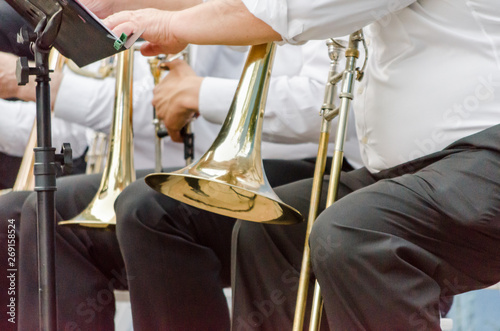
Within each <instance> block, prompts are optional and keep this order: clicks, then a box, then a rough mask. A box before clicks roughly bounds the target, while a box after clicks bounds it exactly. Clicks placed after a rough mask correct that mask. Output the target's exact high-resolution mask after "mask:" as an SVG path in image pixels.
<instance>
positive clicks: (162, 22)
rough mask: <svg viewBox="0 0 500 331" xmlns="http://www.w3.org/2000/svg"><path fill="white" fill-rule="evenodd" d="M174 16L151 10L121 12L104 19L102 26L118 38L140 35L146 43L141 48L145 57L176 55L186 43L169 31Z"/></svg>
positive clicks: (171, 13) (166, 12)
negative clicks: (105, 26)
mask: <svg viewBox="0 0 500 331" xmlns="http://www.w3.org/2000/svg"><path fill="white" fill-rule="evenodd" d="M174 15H175V12H169V11H162V10H158V9H151V8H149V9H140V10H136V11H122V12H119V13H116V14H114V15H111V16H109V17H108V18H106V19H105V20H104V24H106V25H107V26H108V27H109V28H110V29H111V30H113V32H114V33H115V34H116V35H118V36H120V35H121V34H122V33H125V34H126V35H127V36H129V35H130V34H132V33H142V34H141V36H142V38H143V39H145V40H146V41H147V42H146V43H144V44H143V45H142V46H141V52H142V54H143V55H145V56H153V55H158V54H176V53H179V52H180V51H182V50H183V49H184V48H186V46H187V43H186V42H182V41H179V40H177V39H176V38H175V37H174V36H173V34H172V33H171V31H170V24H171V21H172V18H173V17H174Z"/></svg>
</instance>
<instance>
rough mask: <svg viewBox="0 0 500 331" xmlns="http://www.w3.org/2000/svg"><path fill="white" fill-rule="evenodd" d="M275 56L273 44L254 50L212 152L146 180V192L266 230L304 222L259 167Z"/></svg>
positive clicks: (253, 48)
mask: <svg viewBox="0 0 500 331" xmlns="http://www.w3.org/2000/svg"><path fill="white" fill-rule="evenodd" d="M274 50H275V46H274V44H273V43H270V44H262V45H257V46H252V48H251V50H250V53H249V54H248V58H247V62H246V64H245V67H244V69H243V74H242V76H241V79H240V82H239V84H238V89H237V91H236V94H235V97H234V99H233V103H232V105H231V108H230V109H229V113H228V115H227V117H226V120H225V122H224V124H223V125H222V128H221V130H220V132H219V135H218V136H217V138H216V139H215V141H214V143H213V144H212V146H211V147H210V149H209V150H208V151H207V152H206V153H205V154H204V155H203V156H202V157H201V158H200V159H199V160H198V161H197V162H196V163H193V164H191V165H189V166H187V167H186V168H183V169H181V170H178V171H176V172H172V173H158V174H151V175H148V176H146V183H147V184H148V185H149V186H151V187H152V188H153V189H155V190H156V191H158V192H160V193H163V194H165V195H168V196H169V197H171V198H173V199H176V200H179V201H181V202H184V203H186V204H188V205H191V206H194V207H197V208H200V209H204V210H207V211H210V212H213V213H217V214H221V215H225V216H229V217H232V218H238V219H243V220H247V221H253V222H259V223H269V224H294V223H298V222H301V221H302V220H303V218H302V216H301V215H300V213H299V212H298V211H297V210H296V209H294V208H293V207H290V206H288V205H286V204H285V203H283V202H282V201H281V200H280V199H279V198H278V196H277V195H276V194H275V193H274V191H273V190H272V188H271V186H270V185H269V182H268V181H267V178H266V176H265V174H264V170H263V166H262V158H261V153H260V145H261V144H260V137H261V136H262V134H261V133H262V120H263V117H264V106H265V103H266V95H267V90H268V85H269V76H270V74H271V64H272V59H273V56H274Z"/></svg>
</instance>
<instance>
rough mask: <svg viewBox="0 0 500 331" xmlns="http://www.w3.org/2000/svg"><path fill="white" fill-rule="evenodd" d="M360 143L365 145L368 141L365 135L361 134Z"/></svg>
mask: <svg viewBox="0 0 500 331" xmlns="http://www.w3.org/2000/svg"><path fill="white" fill-rule="evenodd" d="M361 143H362V144H363V145H366V144H367V143H368V137H367V136H363V138H361Z"/></svg>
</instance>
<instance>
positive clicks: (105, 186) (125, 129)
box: [59, 49, 135, 228]
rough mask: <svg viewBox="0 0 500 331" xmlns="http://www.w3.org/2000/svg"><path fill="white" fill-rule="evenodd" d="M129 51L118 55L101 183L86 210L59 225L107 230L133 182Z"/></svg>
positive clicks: (131, 65) (114, 222)
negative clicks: (116, 206)
mask: <svg viewBox="0 0 500 331" xmlns="http://www.w3.org/2000/svg"><path fill="white" fill-rule="evenodd" d="M133 51H134V50H133V49H129V50H126V51H123V52H121V53H119V54H118V64H117V68H118V70H117V73H116V87H115V103H114V111H113V120H112V122H111V131H110V136H109V143H108V158H107V161H106V165H105V167H104V172H103V176H102V179H101V184H100V186H99V189H98V191H97V194H96V195H95V196H94V199H93V200H92V201H91V202H90V204H89V205H88V206H87V208H86V209H85V210H84V211H83V212H81V213H80V214H79V215H77V216H75V217H74V218H72V219H71V220H66V221H62V222H59V225H68V224H69V225H81V226H86V227H94V228H107V227H114V226H115V225H116V215H115V211H114V202H115V200H116V198H117V197H118V195H119V194H120V193H121V192H122V191H123V190H124V189H125V187H127V186H128V185H129V184H130V183H132V182H133V181H135V170H134V158H133V146H134V143H133V131H132V130H133V127H132V115H133V114H132V112H133V108H132V88H133V79H132V78H133V68H134V67H133V64H134V57H133V55H134V53H133Z"/></svg>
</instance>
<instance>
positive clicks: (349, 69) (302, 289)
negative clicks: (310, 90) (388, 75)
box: [293, 30, 368, 331]
mask: <svg viewBox="0 0 500 331" xmlns="http://www.w3.org/2000/svg"><path fill="white" fill-rule="evenodd" d="M360 42H362V43H363V46H364V49H365V59H364V64H363V67H362V68H361V69H359V68H357V67H356V61H357V59H358V58H359V47H358V46H359V43H360ZM328 46H329V53H330V57H331V59H332V65H331V69H330V74H329V81H328V84H327V89H326V92H325V103H324V105H323V107H322V113H323V121H322V130H321V136H320V147H319V151H318V158H317V161H316V162H317V164H316V166H317V167H318V163H320V162H321V163H324V162H325V161H326V148H327V144H325V143H324V139H323V138H324V137H323V135H324V132H323V131H324V130H323V128H324V127H325V126H326V125H328V126H329V124H328V123H326V122H330V121H331V119H333V117H335V116H336V115H337V114H338V116H339V119H338V124H337V134H336V136H335V149H334V154H333V162H332V169H331V172H330V181H329V184H328V194H327V199H326V206H325V208H328V207H329V206H330V205H332V204H333V202H335V200H336V199H337V193H338V187H339V183H340V173H341V170H342V161H343V158H344V142H345V137H346V132H347V120H348V118H349V109H350V107H351V100H352V99H353V88H354V80H355V79H357V80H361V79H362V77H363V73H364V69H365V66H366V60H367V54H368V53H367V47H366V44H365V40H364V37H363V32H362V30H358V31H356V32H354V33H352V34H351V35H350V36H349V43H348V45H347V49H346V50H345V59H346V66H345V70H344V71H342V72H341V73H339V74H335V73H333V72H332V70H333V67H334V66H336V64H335V62H336V58H337V57H338V51H339V48H340V47H338V45H335V44H334V41H330V42H329V44H328ZM340 79H342V85H341V90H340V94H339V97H340V105H339V107H338V108H336V109H333V107H330V104H331V101H333V96H334V94H335V88H334V85H335V84H336V83H337V82H339V81H340ZM330 96H331V97H330ZM328 130H329V127H328ZM326 141H327V140H326ZM323 171H324V166H323ZM318 175H319V174H318ZM322 179H323V173H321V174H320V175H319V176H316V173H315V176H314V182H313V190H312V194H311V202H310V203H311V206H310V211H309V218H308V224H307V231H306V239H305V244H304V252H303V258H302V266H301V272H300V279H299V289H298V292H297V303H296V308H295V316H294V325H293V330H294V331H298V330H302V328H303V322H304V312H305V309H306V304H307V302H306V301H307V289H308V286H309V275H310V273H311V255H310V250H309V245H308V243H309V234H310V233H311V229H312V227H313V224H314V221H315V220H316V217H317V212H318V206H319V195H320V192H321V186H322V184H321V182H322ZM322 307H323V302H322V299H321V294H320V288H319V284H318V282H315V287H314V295H313V302H312V308H311V318H310V321H309V330H319V324H320V320H321V312H322Z"/></svg>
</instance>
